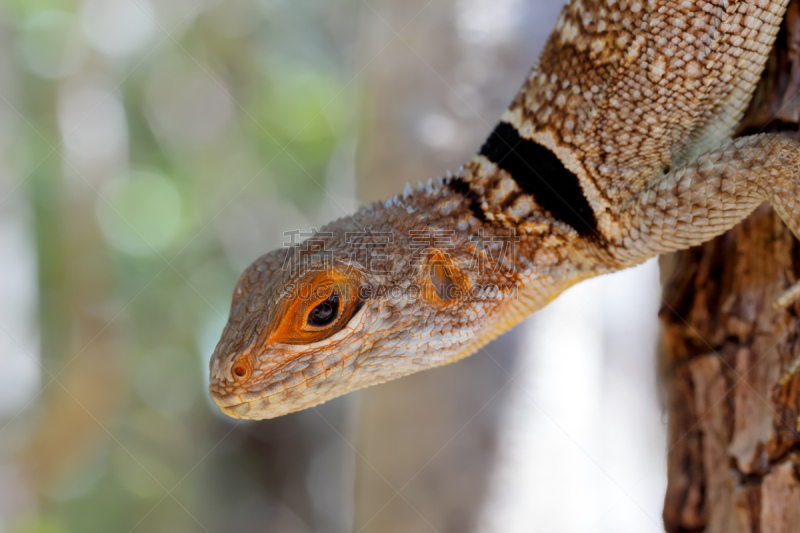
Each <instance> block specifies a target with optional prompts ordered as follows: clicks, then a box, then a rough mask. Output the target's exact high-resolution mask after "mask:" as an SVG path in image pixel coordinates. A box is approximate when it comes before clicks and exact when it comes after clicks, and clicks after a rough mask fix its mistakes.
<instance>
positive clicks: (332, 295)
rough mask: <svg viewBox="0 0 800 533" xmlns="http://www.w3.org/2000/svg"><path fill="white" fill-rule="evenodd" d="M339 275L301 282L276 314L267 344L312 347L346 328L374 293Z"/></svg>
mask: <svg viewBox="0 0 800 533" xmlns="http://www.w3.org/2000/svg"><path fill="white" fill-rule="evenodd" d="M360 283H361V280H360V279H359V278H357V277H351V276H347V275H345V274H343V273H340V272H338V271H335V270H334V271H330V272H322V273H319V274H315V275H313V276H309V277H307V278H306V279H303V280H300V281H299V282H298V283H297V285H296V286H295V287H294V289H293V290H292V292H291V293H290V294H289V295H288V297H286V299H285V300H284V302H283V303H282V304H281V307H280V308H279V310H278V312H277V313H276V315H277V316H276V319H277V320H276V321H275V322H274V324H273V325H272V327H271V333H270V334H269V336H268V337H267V339H266V342H275V343H280V344H312V343H315V342H319V341H321V340H323V339H327V338H328V337H330V336H332V335H335V334H336V333H338V332H339V331H341V330H342V329H343V328H345V327H346V326H347V324H348V322H349V321H350V319H351V318H352V317H353V316H354V315H355V314H356V313H357V312H358V310H359V309H361V307H362V304H363V302H364V300H366V299H367V298H369V296H370V291H369V290H367V289H365V288H364V287H363V286H360Z"/></svg>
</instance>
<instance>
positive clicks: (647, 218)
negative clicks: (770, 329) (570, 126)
mask: <svg viewBox="0 0 800 533" xmlns="http://www.w3.org/2000/svg"><path fill="white" fill-rule="evenodd" d="M764 200H769V202H770V204H771V205H772V207H773V208H774V209H775V211H776V212H777V213H778V215H779V216H780V217H781V219H782V220H783V221H784V222H785V223H786V225H787V226H788V227H789V229H791V231H792V232H793V233H794V235H795V237H798V238H800V144H798V143H797V142H795V141H793V140H791V139H789V138H787V137H784V136H781V135H770V134H762V135H753V136H750V137H742V138H739V139H736V140H733V141H729V142H728V143H727V144H725V145H723V146H721V147H720V148H718V149H716V150H713V151H711V152H708V153H706V154H704V155H701V156H699V157H697V158H696V159H695V160H694V161H691V162H689V163H687V164H685V165H683V166H681V167H678V168H676V169H674V170H672V171H670V172H668V173H667V174H665V175H664V176H663V177H661V178H659V179H657V180H655V181H654V182H653V183H651V184H650V185H648V186H647V187H645V188H644V189H643V190H642V191H641V192H639V193H638V194H637V195H636V196H635V197H634V198H632V199H631V200H629V201H628V203H627V205H625V206H623V207H622V208H621V210H620V214H619V221H620V228H621V230H620V240H619V242H620V243H621V246H619V245H618V246H617V247H616V248H615V253H616V254H617V256H618V257H620V259H622V260H623V261H637V259H638V260H641V259H643V258H645V257H650V256H652V255H655V254H657V253H662V252H671V251H675V250H681V249H685V248H688V247H690V246H695V245H698V244H701V243H703V242H706V241H708V240H710V239H712V238H713V237H715V236H717V235H720V234H722V233H723V232H725V231H726V230H728V229H730V228H731V227H733V226H734V225H736V224H737V223H738V222H739V221H741V220H742V219H743V218H744V217H746V216H747V215H748V214H750V213H751V212H752V211H753V210H754V209H755V208H756V207H758V206H759V205H760V204H761V203H762V202H763V201H764ZM637 262H638V261H637ZM798 297H800V282H798V283H795V284H794V285H793V286H792V287H791V288H789V289H788V290H787V291H785V292H784V293H783V294H782V295H781V296H780V297H779V298H778V299H777V301H776V302H775V304H776V307H777V306H786V305H789V304H790V303H792V302H793V301H795V300H796V299H797V298H798Z"/></svg>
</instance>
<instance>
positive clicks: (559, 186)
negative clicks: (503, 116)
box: [480, 122, 597, 236]
mask: <svg viewBox="0 0 800 533" xmlns="http://www.w3.org/2000/svg"><path fill="white" fill-rule="evenodd" d="M480 154H481V155H482V156H484V157H485V158H486V159H488V160H489V161H491V162H493V163H495V164H496V165H497V166H498V167H500V168H501V169H503V170H505V171H506V172H508V173H509V174H510V175H511V177H512V178H514V181H516V182H517V185H519V187H520V188H521V189H522V190H523V191H524V192H525V193H527V194H530V195H531V196H533V199H534V201H535V202H536V203H537V204H538V205H539V206H541V207H542V208H543V209H546V210H547V211H549V212H550V214H551V215H553V218H555V219H556V220H559V221H561V222H564V223H565V224H568V225H570V226H571V227H573V228H574V229H575V230H576V231H577V232H578V233H579V234H581V235H583V236H589V235H597V219H596V218H595V216H594V211H592V208H591V206H590V205H589V201H588V200H587V199H586V196H584V194H583V189H582V188H581V184H580V181H578V176H576V175H575V174H574V173H573V172H571V171H570V170H568V169H567V167H565V166H564V164H563V163H562V162H561V160H560V159H558V157H557V156H556V154H554V153H553V152H551V151H550V150H548V149H547V148H545V147H544V146H542V145H541V144H538V143H536V142H534V141H531V140H529V139H523V138H522V137H520V135H519V133H518V132H517V129H516V128H515V127H514V126H512V125H511V124H509V123H507V122H500V123H499V124H498V125H497V127H496V128H495V129H494V131H493V132H492V134H491V135H490V136H489V138H488V139H487V140H486V142H485V143H484V144H483V146H482V147H481V151H480Z"/></svg>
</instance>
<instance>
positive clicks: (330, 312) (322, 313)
mask: <svg viewBox="0 0 800 533" xmlns="http://www.w3.org/2000/svg"><path fill="white" fill-rule="evenodd" d="M338 311H339V295H338V294H335V293H334V294H331V295H330V296H329V297H328V299H327V300H325V301H324V302H322V303H320V304H318V305H317V306H316V307H315V308H314V309H312V310H311V313H310V314H309V315H308V323H309V324H310V325H312V326H327V325H328V324H330V323H331V322H333V320H334V319H335V318H336V316H337V315H338Z"/></svg>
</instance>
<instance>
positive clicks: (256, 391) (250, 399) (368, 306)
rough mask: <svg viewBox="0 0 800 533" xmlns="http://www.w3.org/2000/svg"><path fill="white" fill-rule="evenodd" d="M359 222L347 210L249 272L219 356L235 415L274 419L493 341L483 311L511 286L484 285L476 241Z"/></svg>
mask: <svg viewBox="0 0 800 533" xmlns="http://www.w3.org/2000/svg"><path fill="white" fill-rule="evenodd" d="M402 214H403V215H406V216H407V213H405V210H403V212H402ZM384 223H385V224H386V225H385V226H384V227H398V226H399V224H398V223H397V221H392V220H386V221H384ZM353 225H354V222H353V219H352V218H348V219H342V220H341V221H339V222H338V224H337V223H334V224H333V225H332V227H329V228H328V229H330V230H331V231H329V232H320V233H318V234H316V235H315V237H313V238H312V239H309V240H308V241H305V242H304V243H302V244H301V245H294V246H292V247H289V248H284V249H280V250H276V251H273V252H271V253H268V254H266V255H264V256H262V257H260V258H259V259H257V260H256V261H255V262H254V263H253V264H252V265H250V266H249V267H248V268H247V269H246V270H245V271H244V273H243V274H242V275H241V277H240V278H239V281H238V282H237V284H236V287H235V289H234V295H233V302H232V305H231V311H230V316H229V319H228V323H227V325H226V326H225V329H224V331H223V334H222V338H221V340H220V341H219V343H218V345H217V347H216V350H215V351H214V354H213V356H212V358H211V363H210V392H211V396H212V398H213V399H214V401H215V402H216V403H217V404H218V405H219V407H220V409H221V410H222V411H223V412H224V413H225V414H227V415H229V416H232V417H235V418H252V419H263V418H273V417H276V416H280V415H283V414H286V413H290V412H293V411H297V410H300V409H305V408H307V407H311V406H313V405H316V404H318V403H322V402H324V401H327V400H330V399H332V398H334V397H336V396H339V395H342V394H345V393H347V392H350V391H352V390H355V389H359V388H362V387H366V386H369V385H373V384H377V383H381V382H384V381H387V380H390V379H394V378H397V377H400V376H403V375H406V374H409V373H412V372H416V371H419V370H423V369H425V368H430V367H433V366H438V365H441V364H444V363H447V362H450V361H452V360H455V359H457V358H459V357H463V356H465V355H468V354H469V353H472V351H474V350H475V349H476V348H475V344H476V343H479V344H482V343H484V342H486V340H483V341H481V338H482V337H481V336H482V332H481V324H482V323H483V322H484V321H482V320H481V317H483V316H484V315H485V314H487V313H491V312H492V310H493V309H495V308H496V307H497V306H498V305H499V304H500V303H501V302H502V301H503V300H504V299H505V297H506V296H507V295H506V294H505V292H504V291H505V289H503V288H499V287H498V285H497V284H496V283H494V282H493V283H492V284H491V285H490V286H481V284H480V281H481V280H480V279H479V274H478V271H477V270H476V269H475V266H474V263H475V257H474V255H475V254H474V253H470V250H473V251H474V249H475V246H472V245H470V243H468V242H456V241H452V242H450V243H446V242H445V243H444V245H443V243H442V242H438V243H437V242H430V243H427V244H424V245H420V246H417V247H415V246H414V242H413V240H414V238H415V237H413V231H411V232H403V233H402V234H398V233H394V234H392V235H388V236H387V234H386V233H380V232H375V233H373V232H348V231H346V230H349V229H352V228H353ZM323 229H326V228H323ZM409 233H411V234H412V236H409ZM450 233H451V234H452V233H453V232H450ZM451 237H453V239H456V240H457V239H458V238H459V237H458V236H457V235H456V236H451ZM434 240H435V239H434ZM312 241H313V242H312ZM439 241H442V239H439ZM309 243H311V244H309ZM323 249H324V251H322V252H321V250H323ZM459 250H461V251H459ZM359 255H360V257H359ZM493 276H494V278H493V279H500V278H502V275H500V276H498V274H497V273H496V272H495V273H493ZM504 329H505V328H504ZM496 334H497V333H495V335H496ZM492 336H494V335H492Z"/></svg>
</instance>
